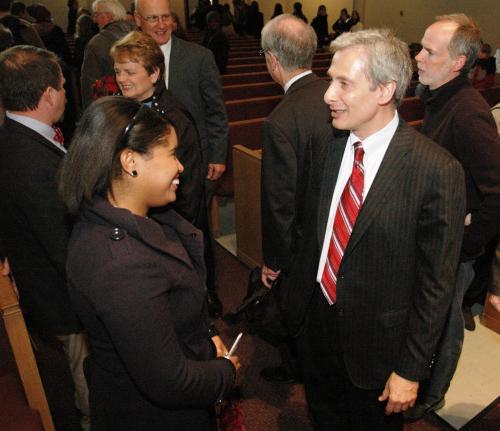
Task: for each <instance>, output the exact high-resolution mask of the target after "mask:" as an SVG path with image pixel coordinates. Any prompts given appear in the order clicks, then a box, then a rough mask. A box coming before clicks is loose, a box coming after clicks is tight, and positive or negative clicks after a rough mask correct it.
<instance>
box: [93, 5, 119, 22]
mask: <svg viewBox="0 0 500 431" xmlns="http://www.w3.org/2000/svg"><path fill="white" fill-rule="evenodd" d="M100 4H102V5H103V7H104V12H107V13H109V14H111V16H112V17H113V21H121V20H125V19H127V11H126V10H125V7H124V6H123V5H122V4H121V3H120V2H119V1H118V0H95V1H94V3H92V12H95V11H96V9H97V5H100Z"/></svg>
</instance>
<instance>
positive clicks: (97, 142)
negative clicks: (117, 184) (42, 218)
mask: <svg viewBox="0 0 500 431" xmlns="http://www.w3.org/2000/svg"><path fill="white" fill-rule="evenodd" d="M141 106H143V105H141V103H139V102H137V101H135V100H133V99H130V98H128V97H121V96H109V97H103V98H101V99H99V100H97V101H95V102H94V103H92V105H90V106H89V108H88V109H87V110H86V111H85V112H84V114H83V116H82V118H81V119H80V123H79V124H78V127H77V128H76V130H75V134H74V135H73V139H72V141H71V146H70V148H69V150H68V153H67V154H66V157H65V158H64V161H63V163H62V166H61V170H60V173H59V194H60V196H61V198H62V200H63V202H64V203H65V204H66V206H67V207H68V210H69V211H70V213H71V214H76V213H77V212H78V210H79V208H80V206H81V204H82V203H83V201H90V200H91V199H92V197H93V196H95V195H96V194H102V195H104V194H106V193H107V192H108V191H109V190H110V188H111V182H112V180H114V179H116V178H118V177H120V176H121V175H122V166H121V163H120V154H121V152H122V151H123V150H125V149H130V150H133V151H135V152H137V153H139V154H146V155H147V154H148V153H149V152H150V151H151V149H152V148H153V147H155V146H156V145H161V144H163V143H165V140H163V139H162V138H163V137H164V136H165V135H167V134H169V133H170V130H171V129H170V128H171V127H172V126H171V123H170V122H169V121H168V120H166V119H165V118H163V117H162V116H161V115H160V114H158V113H156V112H154V111H152V110H151V109H149V108H147V107H146V106H144V107H143V108H142V109H141ZM139 110H140V112H139ZM117 147H119V149H118V148H117Z"/></svg>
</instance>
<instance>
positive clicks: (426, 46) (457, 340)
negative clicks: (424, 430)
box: [405, 14, 500, 419]
mask: <svg viewBox="0 0 500 431" xmlns="http://www.w3.org/2000/svg"><path fill="white" fill-rule="evenodd" d="M422 47H423V48H422V50H421V51H420V52H419V54H418V55H417V56H416V57H415V59H416V60H417V66H418V76H419V80H420V82H421V83H422V84H424V85H426V86H427V87H426V90H425V91H424V93H423V94H422V95H421V98H422V99H423V100H424V102H425V117H424V123H423V125H422V128H421V130H420V131H421V132H422V133H423V134H424V135H426V136H428V137H429V138H430V139H432V140H434V141H435V142H437V143H438V144H439V145H441V146H442V147H444V148H446V149H447V150H448V151H449V152H450V153H451V154H452V155H453V156H454V157H455V158H456V159H457V160H458V161H459V162H460V164H461V165H462V167H463V168H464V172H465V184H466V197H467V199H466V201H467V205H466V210H467V218H466V223H465V224H466V226H465V228H464V239H463V243H462V248H461V252H460V265H459V272H458V276H457V281H456V286H455V291H454V297H453V301H452V306H451V308H450V311H449V314H448V318H447V323H446V330H445V332H444V334H443V336H442V338H441V341H440V343H439V349H438V352H437V355H436V359H435V361H434V364H433V369H432V377H431V379H430V380H429V382H428V385H427V387H426V391H425V392H424V393H423V396H422V397H421V398H420V399H419V403H418V404H417V405H416V406H415V407H414V408H413V409H411V411H408V412H407V413H406V414H405V416H407V417H408V419H419V418H421V417H422V416H424V415H425V414H426V413H427V412H429V411H431V410H438V409H439V408H441V407H442V406H443V405H444V402H445V401H444V396H445V394H446V392H447V390H448V388H449V386H450V382H451V379H452V377H453V375H454V373H455V370H456V367H457V364H458V360H459V358H460V353H461V351H462V344H463V341H464V317H463V314H462V302H463V298H464V294H465V292H466V290H467V288H468V287H469V286H470V284H471V281H472V279H473V277H474V268H473V265H474V262H475V259H476V258H477V257H479V256H480V255H482V254H483V253H484V250H485V247H486V245H487V244H488V243H489V242H490V241H492V240H494V238H495V236H496V235H497V234H498V232H499V223H498V222H499V219H500V139H499V137H498V133H497V129H496V125H495V120H494V119H493V116H492V115H491V112H490V108H489V106H488V104H487V103H486V101H485V100H484V98H483V97H482V96H481V95H480V94H479V93H478V92H477V91H476V90H475V89H474V88H472V86H471V84H470V82H469V80H468V78H467V74H468V72H469V70H470V69H471V67H472V66H473V65H474V62H475V60H476V57H477V54H478V52H479V50H480V48H481V34H480V30H479V27H478V26H477V25H476V23H475V22H474V21H473V20H471V19H470V18H469V17H467V16H466V15H464V14H452V15H444V16H440V17H437V21H436V22H435V23H434V24H432V25H431V26H429V28H427V30H426V31H425V34H424V37H423V39H422ZM468 312H469V313H470V309H469V310H468ZM471 317H472V316H471ZM471 320H472V319H471ZM471 325H474V321H473V320H472V322H471ZM469 328H470V327H469ZM471 329H473V327H472V328H471Z"/></svg>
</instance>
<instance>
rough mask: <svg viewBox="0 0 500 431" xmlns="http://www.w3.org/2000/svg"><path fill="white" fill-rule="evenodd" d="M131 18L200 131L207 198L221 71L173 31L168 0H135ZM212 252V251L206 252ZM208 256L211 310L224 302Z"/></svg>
mask: <svg viewBox="0 0 500 431" xmlns="http://www.w3.org/2000/svg"><path fill="white" fill-rule="evenodd" d="M135 22H136V24H137V26H138V27H140V28H141V30H142V31H143V32H145V33H147V34H149V35H150V36H151V37H152V38H153V39H154V40H155V41H156V43H157V44H158V45H159V46H160V48H161V50H162V52H163V54H164V56H165V84H166V86H167V88H168V89H169V90H170V91H171V92H172V94H173V95H174V96H175V97H176V99H177V100H178V101H179V102H181V103H182V104H183V105H184V106H185V108H186V109H187V110H188V111H189V113H190V114H191V116H192V117H193V120H194V123H195V125H196V127H197V129H198V133H199V134H200V145H201V156H202V163H203V169H206V179H207V180H206V182H205V196H206V200H207V204H208V203H209V202H210V199H211V197H212V195H213V191H214V189H215V185H216V180H218V179H219V178H220V176H221V175H222V173H223V172H224V171H225V170H226V154H227V135H228V124H227V114H226V107H225V105H224V99H223V97H222V87H221V83H220V75H219V71H218V69H217V65H216V64H215V60H214V56H213V54H212V52H211V51H210V50H208V49H207V48H205V47H203V46H201V45H199V44H196V43H191V42H186V41H184V40H182V39H179V38H177V37H175V36H174V35H172V30H173V25H174V21H173V18H172V9H171V5H170V1H169V0H135ZM209 254H210V252H209ZM210 260H211V258H210V257H209V258H208V260H207V270H208V279H207V286H208V290H209V310H212V311H213V312H212V313H211V314H212V315H218V314H220V313H221V311H222V308H221V304H220V302H219V299H218V298H217V295H216V294H215V290H214V289H215V279H214V272H215V271H214V264H213V263H210V262H209V261H210Z"/></svg>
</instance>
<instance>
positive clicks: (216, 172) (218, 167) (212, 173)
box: [207, 163, 226, 181]
mask: <svg viewBox="0 0 500 431" xmlns="http://www.w3.org/2000/svg"><path fill="white" fill-rule="evenodd" d="M225 170H226V165H223V164H221V163H209V164H208V174H207V180H212V181H215V180H218V179H219V178H220V176H221V175H222V174H223V173H224V171H225Z"/></svg>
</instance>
